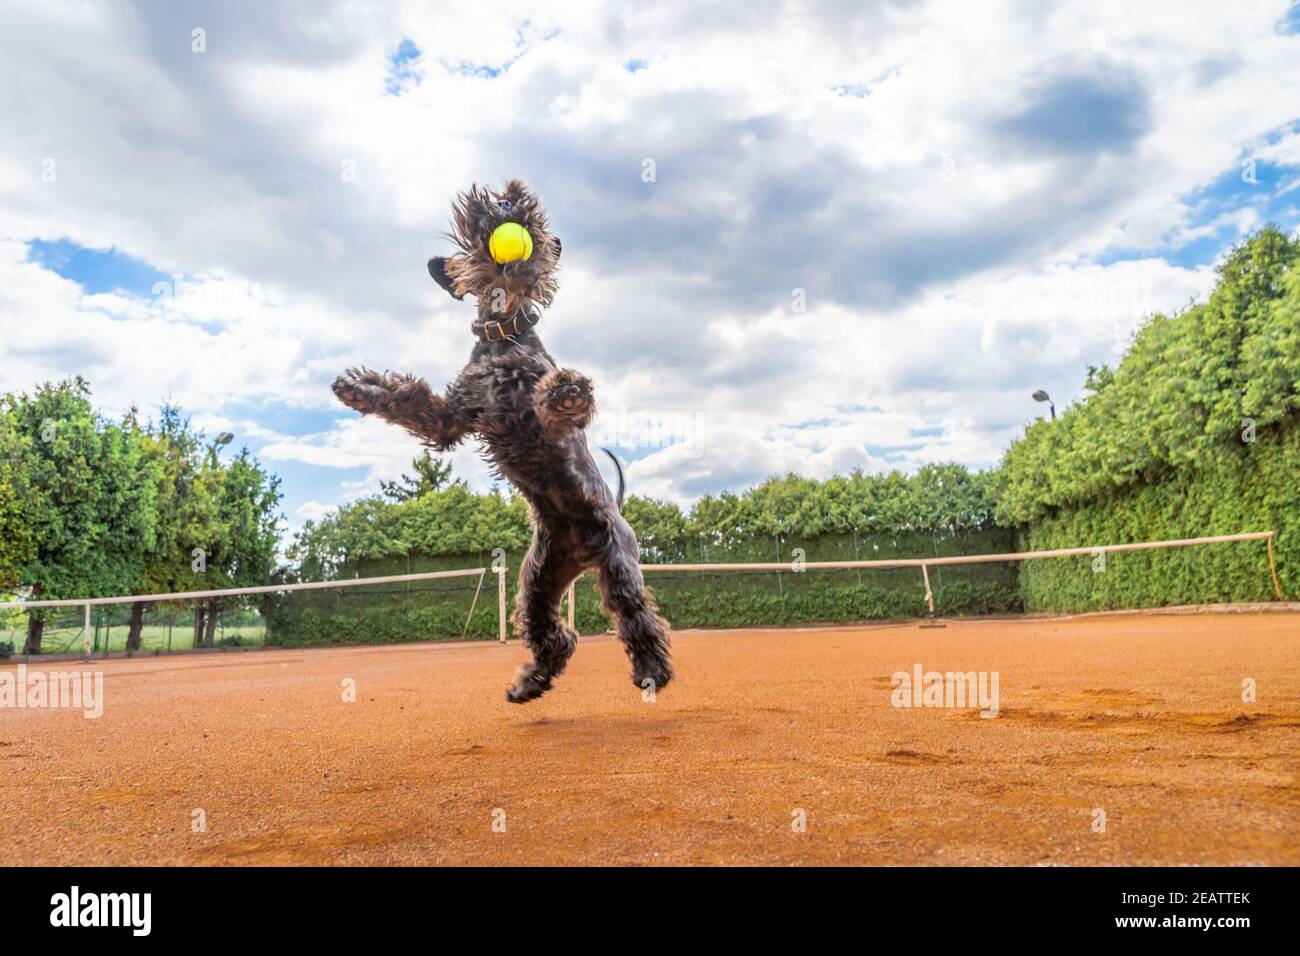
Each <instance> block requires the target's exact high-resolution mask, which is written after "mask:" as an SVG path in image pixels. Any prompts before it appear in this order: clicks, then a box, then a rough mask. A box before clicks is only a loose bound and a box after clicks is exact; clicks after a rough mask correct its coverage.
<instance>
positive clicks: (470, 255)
mask: <svg viewBox="0 0 1300 956" xmlns="http://www.w3.org/2000/svg"><path fill="white" fill-rule="evenodd" d="M453 213H454V223H453V228H454V231H453V232H452V233H451V234H450V238H451V239H452V241H454V242H455V243H456V245H457V246H458V247H459V249H460V252H459V253H458V254H456V255H454V256H452V257H451V258H449V259H432V260H430V261H429V273H430V274H431V275H432V276H433V278H434V279H435V280H436V281H437V282H438V284H439V285H441V286H442V287H443V288H444V289H446V290H447V292H449V293H450V294H451V296H452V297H453V298H456V299H462V298H464V297H465V296H466V295H473V296H475V297H476V299H477V300H478V316H477V318H475V320H474V322H473V323H472V325H471V328H472V330H473V332H474V334H475V335H476V336H477V337H478V342H477V343H476V344H475V346H474V350H473V352H471V353H470V359H469V364H468V365H466V366H465V368H464V369H462V370H461V372H460V375H459V376H458V377H457V379H456V381H455V382H454V383H452V385H451V386H450V387H449V388H448V390H447V394H446V395H445V396H444V395H435V394H434V393H433V391H432V390H431V389H430V388H429V385H428V383H427V382H426V381H425V380H424V379H422V378H415V377H413V376H410V375H397V374H394V373H384V374H382V375H381V374H380V373H378V372H372V371H369V370H367V369H361V370H359V371H358V370H356V369H349V370H348V372H347V374H346V375H342V376H340V377H339V378H337V379H336V380H335V381H334V386H333V387H334V394H335V395H337V396H338V397H339V400H340V401H342V402H343V403H344V404H345V405H348V406H349V407H351V408H354V409H356V410H357V411H359V412H361V413H363V414H368V415H378V416H379V417H380V418H383V419H384V420H385V421H389V422H392V423H393V424H394V425H401V426H402V427H403V428H405V429H406V430H407V431H409V432H410V433H411V434H413V435H415V436H416V437H417V438H419V439H421V440H422V441H423V442H424V443H425V444H426V445H428V446H430V447H432V448H434V449H435V450H437V451H447V450H448V449H450V448H452V447H454V446H455V445H457V444H458V443H459V442H460V441H461V440H462V439H463V438H465V436H466V435H469V434H471V433H473V434H475V435H477V436H478V437H479V438H480V439H481V440H482V441H483V442H484V444H485V446H486V453H487V457H488V459H489V460H490V461H491V462H492V464H493V465H494V467H495V469H496V470H497V472H498V473H499V474H500V475H502V476H504V477H505V478H507V479H509V480H510V481H511V482H512V483H513V484H514V485H515V487H516V488H518V489H519V491H520V492H521V493H522V494H523V496H524V498H525V499H527V501H528V503H529V505H530V510H531V512H532V517H533V543H532V547H531V548H529V551H528V556H527V557H526V558H525V559H524V563H523V566H522V567H521V568H520V572H519V594H518V596H517V598H516V601H515V611H514V615H513V617H512V621H513V623H514V627H515V630H516V632H517V633H521V634H522V635H523V639H524V642H525V643H526V644H527V645H528V648H529V649H530V650H531V651H532V652H533V661H532V663H530V664H528V665H526V666H525V667H523V668H522V669H521V670H520V672H519V674H518V675H517V676H516V678H515V682H514V684H513V685H512V686H511V687H510V689H509V690H508V691H506V699H507V700H510V701H513V702H514V703H523V702H525V701H529V700H532V699H533V698H535V697H540V696H541V695H542V694H544V693H546V691H548V690H549V689H550V687H551V682H552V681H553V680H554V679H555V678H556V677H557V676H558V675H559V674H560V673H561V672H562V671H563V670H564V666H565V664H567V663H568V660H569V658H570V657H571V656H572V655H573V650H574V645H575V643H576V636H575V635H574V633H573V631H572V630H571V629H570V628H568V627H567V626H566V625H565V624H564V622H563V621H562V620H561V618H560V599H561V598H562V596H563V595H564V592H565V590H566V589H567V588H568V586H569V584H570V583H571V582H572V581H573V580H574V579H575V578H576V577H577V576H578V575H579V574H580V573H581V572H582V571H583V570H585V569H588V568H595V569H596V570H597V571H598V572H599V575H600V588H601V593H602V594H603V596H604V606H605V610H606V611H608V612H609V613H610V614H612V615H614V616H615V617H616V618H617V621H618V636H619V639H620V640H622V642H623V647H624V650H626V651H627V654H628V657H629V658H630V659H631V661H632V680H633V682H634V683H635V684H636V685H637V686H639V687H642V688H647V689H651V690H657V689H660V688H662V687H663V686H664V685H666V684H667V683H668V682H669V681H670V680H671V679H672V667H671V665H670V663H669V660H668V629H667V625H666V624H665V622H664V621H663V619H662V618H661V617H659V615H658V613H657V610H656V608H655V605H654V601H653V600H652V599H651V598H650V596H649V595H648V594H646V590H645V584H644V581H643V580H642V577H641V568H640V563H639V552H638V549H637V543H636V536H635V535H634V534H633V533H632V528H631V527H630V526H629V525H628V523H627V522H626V521H625V520H624V519H623V516H622V515H621V514H620V513H619V507H620V505H621V504H622V501H621V499H622V489H621V488H620V490H619V491H620V493H619V500H618V501H615V499H614V498H613V496H612V495H611V494H610V490H609V487H608V486H607V485H606V484H605V482H604V480H603V479H602V478H601V476H600V473H599V472H598V471H597V470H596V463H595V462H594V461H593V460H592V457H591V452H590V451H589V450H588V448H587V440H586V436H585V435H584V434H583V429H584V428H586V426H587V424H588V423H589V422H590V421H591V417H592V415H593V414H594V412H595V407H596V406H595V401H594V399H593V397H592V391H591V382H590V380H589V379H587V378H586V377H584V376H582V375H579V374H578V373H577V372H574V371H573V370H571V369H564V368H558V367H557V366H556V364H555V361H554V360H553V359H552V358H551V356H550V355H549V354H548V353H547V351H546V349H545V348H544V347H543V346H542V342H541V339H539V338H538V337H537V333H536V332H534V331H533V326H535V325H536V324H537V322H538V321H539V320H540V319H541V312H540V308H541V307H544V306H549V305H550V304H551V300H552V299H553V298H554V296H555V292H556V282H555V270H556V266H557V263H558V260H559V257H560V241H559V239H557V238H556V237H555V236H553V235H551V232H550V228H549V224H548V222H547V218H546V215H545V213H543V212H542V211H541V209H540V208H538V204H537V198H536V197H535V196H534V195H532V193H530V192H529V191H528V189H527V187H525V186H524V184H523V183H521V182H519V181H518V180H515V181H513V182H511V183H510V184H509V185H508V186H507V187H506V189H505V191H504V192H502V193H492V192H489V191H488V190H486V189H481V188H479V187H478V186H474V187H471V188H470V190H469V191H468V192H466V193H462V194H460V195H459V196H458V197H457V198H456V202H455V203H454V205H453ZM506 222H514V223H518V224H519V225H521V226H523V227H524V229H526V230H527V231H528V233H529V235H530V236H531V237H532V241H533V249H532V254H531V256H529V257H528V258H527V259H525V260H521V261H517V262H510V263H507V264H506V265H504V266H502V265H499V264H498V263H497V262H496V261H495V260H494V259H493V257H492V255H491V254H490V252H489V250H488V242H489V239H490V237H491V236H492V233H493V231H494V230H495V229H496V228H497V227H498V226H500V225H501V224H502V223H506ZM619 477H620V484H621V479H622V473H621V471H620V475H619Z"/></svg>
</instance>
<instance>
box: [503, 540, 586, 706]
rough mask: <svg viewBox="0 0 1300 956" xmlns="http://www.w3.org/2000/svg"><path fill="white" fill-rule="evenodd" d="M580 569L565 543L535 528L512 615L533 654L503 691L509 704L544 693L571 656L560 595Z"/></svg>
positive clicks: (574, 639) (572, 640) (573, 638)
mask: <svg viewBox="0 0 1300 956" xmlns="http://www.w3.org/2000/svg"><path fill="white" fill-rule="evenodd" d="M580 570H581V568H580V567H579V565H578V563H577V562H576V561H574V560H573V559H572V558H571V557H570V556H569V554H568V553H567V551H566V550H565V549H560V548H553V547H552V546H551V541H550V538H549V536H548V533H547V532H546V531H545V530H544V529H543V528H541V527H538V528H537V529H536V530H535V531H534V533H533V544H532V547H530V548H529V549H528V555H527V556H526V557H525V558H524V563H523V567H521V568H520V569H519V594H518V595H517V596H516V598H515V611H514V614H513V615H512V616H511V622H512V623H513V624H514V627H515V632H516V633H518V634H519V635H520V636H521V637H523V640H524V643H525V644H526V645H528V649H529V650H530V651H532V652H533V659H532V661H530V662H529V663H528V664H525V665H524V666H523V667H521V668H520V669H519V673H518V674H516V675H515V681H514V683H513V684H511V685H510V688H509V689H508V690H507V691H506V700H508V701H510V702H511V703H512V704H523V703H526V702H527V701H530V700H534V699H535V698H538V697H541V696H542V695H543V694H545V693H546V692H547V691H548V690H550V689H551V682H552V681H553V680H554V679H555V678H556V677H558V676H559V675H560V674H561V673H563V671H564V667H565V665H566V664H568V663H569V658H570V657H572V656H573V649H574V647H575V646H576V645H577V641H578V638H577V635H576V634H574V633H573V631H572V630H571V629H570V628H569V627H568V626H567V625H566V624H565V623H564V621H563V620H562V619H561V618H560V598H561V597H562V596H563V595H564V592H565V590H566V589H567V588H568V587H569V584H570V582H572V581H573V579H574V578H576V577H577V576H578V572H579V571H580Z"/></svg>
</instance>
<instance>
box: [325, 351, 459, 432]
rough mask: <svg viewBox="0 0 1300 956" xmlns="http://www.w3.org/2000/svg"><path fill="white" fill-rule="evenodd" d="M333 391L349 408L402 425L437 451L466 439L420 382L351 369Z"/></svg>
mask: <svg viewBox="0 0 1300 956" xmlns="http://www.w3.org/2000/svg"><path fill="white" fill-rule="evenodd" d="M332 388H333V389H334V394H335V395H336V396H338V400H339V401H340V402H342V403H343V404H344V405H347V406H348V407H349V408H354V409H356V410H357V411H359V412H361V414H363V415H378V416H379V417H380V418H382V419H383V420H384V421H386V422H391V423H392V424H394V425H401V426H402V427H403V428H405V429H406V430H407V431H408V432H410V433H411V434H412V435H414V436H415V437H416V438H419V439H420V440H421V441H423V442H425V443H427V444H429V445H432V446H433V447H434V448H436V449H437V450H438V451H447V450H448V449H450V448H452V447H453V446H454V445H456V443H458V442H459V441H460V440H461V439H462V438H463V437H465V431H466V426H465V423H464V422H462V421H461V420H460V418H459V416H457V415H456V413H455V412H454V411H453V409H452V407H451V405H450V403H449V402H448V401H447V399H445V398H443V397H442V396H441V395H435V394H434V393H433V390H432V389H431V388H429V383H428V382H426V381H425V380H424V379H422V378H416V377H415V376H413V375H398V374H397V373H396V372H383V373H380V372H373V371H371V370H370V369H366V368H363V369H355V368H351V369H348V371H347V373H346V374H344V375H340V376H339V377H338V378H336V379H335V380H334V384H333V386H332Z"/></svg>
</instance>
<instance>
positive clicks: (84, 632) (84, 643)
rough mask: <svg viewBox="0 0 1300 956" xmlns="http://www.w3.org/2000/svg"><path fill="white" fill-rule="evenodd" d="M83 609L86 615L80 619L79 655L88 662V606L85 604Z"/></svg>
mask: <svg viewBox="0 0 1300 956" xmlns="http://www.w3.org/2000/svg"><path fill="white" fill-rule="evenodd" d="M84 607H85V609H86V614H85V617H84V618H83V619H82V625H81V653H82V654H83V655H84V656H85V657H86V659H87V660H89V659H90V605H89V604H86V605H84Z"/></svg>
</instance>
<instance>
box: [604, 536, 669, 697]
mask: <svg viewBox="0 0 1300 956" xmlns="http://www.w3.org/2000/svg"><path fill="white" fill-rule="evenodd" d="M614 519H615V524H614V527H613V529H612V534H611V535H610V538H611V545H610V547H609V549H608V550H607V551H606V552H605V553H604V554H603V555H601V558H600V590H601V595H602V596H603V597H604V605H605V610H606V611H608V612H609V613H610V614H611V615H613V616H614V618H615V620H616V621H617V625H618V638H619V640H620V641H622V642H623V650H625V651H626V652H627V656H628V658H629V660H631V662H632V683H634V684H636V685H637V686H638V687H640V688H641V689H642V690H644V691H649V692H651V693H654V692H655V691H657V690H661V689H662V688H663V687H664V686H665V685H666V684H667V683H668V682H669V681H670V680H672V679H673V668H672V663H671V661H670V660H669V658H668V647H669V639H668V624H667V622H665V621H664V619H663V618H661V617H660V616H659V613H658V608H656V607H655V602H654V599H653V598H652V597H651V596H650V595H649V594H648V593H647V592H646V589H645V579H644V578H643V577H642V576H641V565H640V561H639V556H638V554H637V546H636V537H635V535H633V533H632V529H631V527H630V526H629V525H628V523H627V522H626V521H625V520H623V518H622V516H620V515H615V516H614Z"/></svg>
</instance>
